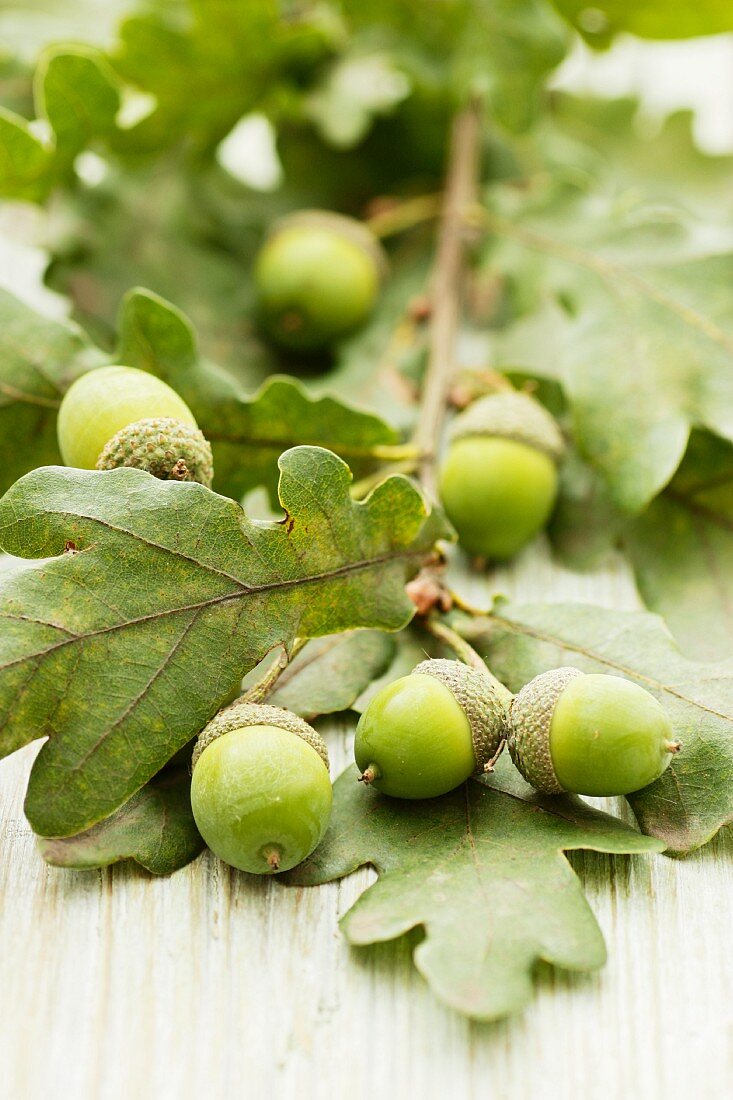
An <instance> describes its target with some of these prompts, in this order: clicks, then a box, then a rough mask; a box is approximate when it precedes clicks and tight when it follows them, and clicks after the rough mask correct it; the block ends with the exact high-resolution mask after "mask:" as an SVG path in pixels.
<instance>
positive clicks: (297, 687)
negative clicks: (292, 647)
mask: <svg viewBox="0 0 733 1100" xmlns="http://www.w3.org/2000/svg"><path fill="white" fill-rule="evenodd" d="M395 650H396V641H395V638H394V636H393V635H392V634H386V633H384V632H383V631H381V630H353V631H347V632H346V633H344V634H329V635H327V636H326V637H325V638H316V639H315V640H314V641H312V642H309V643H308V645H307V646H306V647H305V649H304V650H303V651H302V653H299V654H298V655H297V656H296V657H295V658H294V659H293V660H292V661H291V662H290V664H289V665H288V666H287V668H286V669H285V671H284V672H283V673H282V674H281V675H280V678H279V679H278V681H277V684H276V685H275V690H274V691H273V692H272V693H271V694H270V695H268V697H267V702H268V703H273V704H274V705H275V706H277V707H284V708H285V709H286V710H291V711H293V713H294V714H299V715H300V716H301V718H316V717H318V716H319V715H321V714H335V713H337V712H338V711H340V710H348V709H349V708H350V707H351V706H352V704H353V703H354V702H355V701H356V699H357V698H358V697H359V695H361V693H362V692H363V691H364V690H365V688H367V687H368V685H369V684H371V682H372V681H373V680H374V679H376V677H378V676H380V675H381V674H382V673H383V672H384V670H385V668H386V667H387V666H388V665H389V663H390V661H391V660H392V658H393V657H394V654H395ZM252 675H254V674H252ZM242 686H243V689H245V690H246V689H247V687H248V686H249V679H248V678H245V680H244V683H243V685H242Z"/></svg>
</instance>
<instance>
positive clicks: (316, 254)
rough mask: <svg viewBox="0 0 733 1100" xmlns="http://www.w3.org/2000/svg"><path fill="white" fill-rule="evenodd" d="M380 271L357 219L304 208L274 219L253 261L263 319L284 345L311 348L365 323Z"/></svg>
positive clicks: (374, 245)
mask: <svg viewBox="0 0 733 1100" xmlns="http://www.w3.org/2000/svg"><path fill="white" fill-rule="evenodd" d="M384 269H385V260H384V254H383V252H382V249H381V246H380V245H379V242H378V241H377V239H376V237H375V236H374V235H373V234H372V233H371V232H370V231H369V229H367V227H366V226H365V225H363V224H362V223H361V222H358V221H356V220H355V219H354V218H347V217H344V216H343V215H341V214H333V213H331V212H330V211H323V210H303V211H301V212H300V213H298V214H292V215H290V217H287V218H284V219H283V220H282V221H280V222H278V223H277V224H276V225H275V227H274V228H273V230H272V232H271V234H270V236H269V237H268V238H267V240H266V241H265V243H264V245H263V246H262V248H261V250H260V252H259V255H258V256H257V260H256V263H255V272H254V277H255V284H256V288H257V295H258V299H259V311H260V317H261V319H262V324H263V326H264V328H265V329H266V330H267V332H268V333H269V334H270V336H272V338H273V339H274V340H275V341H276V342H277V343H278V344H281V345H282V346H283V347H285V348H290V349H293V350H296V351H315V350H318V349H319V348H325V347H328V346H329V345H330V344H333V343H335V342H336V341H337V340H340V339H342V338H343V337H344V336H347V335H348V334H349V333H351V332H353V331H355V330H356V329H358V328H359V327H360V326H361V325H363V324H364V322H365V321H366V319H367V318H368V316H369V314H370V313H371V312H372V310H373V308H374V305H375V303H376V300H377V296H378V294H379V288H380V283H381V281H382V276H383V273H384Z"/></svg>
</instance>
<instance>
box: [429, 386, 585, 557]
mask: <svg viewBox="0 0 733 1100" xmlns="http://www.w3.org/2000/svg"><path fill="white" fill-rule="evenodd" d="M564 449H565V444H564V442H563V437H562V434H561V432H560V429H559V427H558V425H557V423H556V421H555V420H554V419H553V417H552V416H550V414H549V413H548V412H547V410H546V409H545V408H543V406H542V405H540V403H539V402H538V401H535V399H534V398H533V397H530V396H529V394H526V393H518V392H511V393H495V394H490V395H489V396H487V397H483V398H481V399H480V400H479V401H476V402H475V404H473V405H471V406H470V407H469V408H468V409H467V410H466V411H465V412H464V413H462V414H461V415H460V416H458V417H456V420H455V421H454V423H453V427H452V430H451V434H450V445H449V448H448V452H447V454H446V457H445V460H444V462H443V464H442V466H441V470H440V496H441V500H442V502H443V506H444V508H445V510H446V512H447V514H448V519H449V520H450V521H451V523H452V524H453V526H454V527H455V529H456V531H457V532H458V541H459V542H460V544H461V546H463V548H464V549H465V550H467V551H468V552H469V553H471V554H479V555H481V556H482V557H486V558H491V559H495V560H499V561H501V560H505V559H506V558H511V557H513V556H514V555H515V554H516V553H517V552H518V551H519V550H520V549H521V548H522V547H523V546H524V545H525V543H527V542H529V540H530V539H532V538H534V536H535V535H536V534H537V532H538V531H540V530H541V528H542V527H544V526H545V524H546V523H547V520H548V519H549V516H550V513H551V512H552V509H553V507H554V505H555V499H556V497H557V489H558V466H559V463H560V461H561V459H562V456H563V453H564Z"/></svg>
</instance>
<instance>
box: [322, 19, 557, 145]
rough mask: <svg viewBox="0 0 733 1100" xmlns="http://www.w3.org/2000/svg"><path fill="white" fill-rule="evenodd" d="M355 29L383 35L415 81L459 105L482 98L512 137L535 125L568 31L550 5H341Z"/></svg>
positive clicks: (496, 119) (493, 117)
mask: <svg viewBox="0 0 733 1100" xmlns="http://www.w3.org/2000/svg"><path fill="white" fill-rule="evenodd" d="M341 6H342V7H343V9H344V12H345V14H346V16H347V18H348V20H349V22H350V23H351V25H352V27H354V28H358V29H359V30H361V31H362V32H364V31H365V30H366V31H367V32H371V33H372V34H374V29H375V27H378V28H379V36H380V39H381V40H382V41H384V42H385V43H386V44H387V46H388V47H389V48H390V50H391V52H392V54H393V57H394V59H395V62H396V63H397V64H398V65H399V66H400V67H402V68H403V69H404V70H405V71H406V73H407V74H408V75H410V76H414V77H416V78H419V77H421V76H424V74H425V72H430V73H431V76H432V79H433V80H436V79H437V80H439V81H440V82H441V83H442V84H444V85H445V87H446V88H448V89H449V91H450V93H451V94H452V96H454V97H455V98H456V99H462V98H465V96H466V94H467V93H469V94H470V92H472V91H481V92H483V93H484V94H485V96H486V100H487V103H488V107H489V110H490V112H491V118H492V119H494V120H495V121H498V122H499V123H500V124H502V125H503V126H506V127H508V128H509V129H511V130H521V129H523V128H524V127H525V126H527V125H528V123H529V122H530V121H531V119H532V117H533V114H534V111H535V109H536V105H537V100H538V93H539V90H540V88H541V87H542V84H543V82H544V80H545V79H546V78H547V76H548V74H549V73H550V72H551V70H552V69H553V68H555V66H556V65H559V63H560V62H561V61H562V59H563V56H564V54H565V50H566V47H567V44H568V36H567V34H566V33H565V28H564V27H563V24H562V22H561V20H560V19H558V18H557V15H556V13H555V12H554V11H553V9H552V8H551V7H550V5H549V4H547V3H545V0H435V2H433V3H431V4H429V5H422V4H415V3H414V0H361V2H360V3H359V4H348V3H344V2H342V5H341Z"/></svg>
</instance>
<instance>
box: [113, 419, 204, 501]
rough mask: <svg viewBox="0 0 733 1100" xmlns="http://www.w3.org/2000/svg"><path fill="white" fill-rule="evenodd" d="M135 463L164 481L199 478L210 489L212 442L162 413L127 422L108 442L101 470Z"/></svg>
mask: <svg viewBox="0 0 733 1100" xmlns="http://www.w3.org/2000/svg"><path fill="white" fill-rule="evenodd" d="M120 466H133V467H135V469H138V470H147V472H148V473H149V474H152V475H153V477H157V478H160V479H161V481H198V482H200V483H201V484H202V485H206V486H207V488H211V483H212V481H213V479H214V464H213V459H212V455H211V444H210V443H209V442H208V440H207V439H206V438H205V437H204V435H203V433H202V432H200V431H199V429H198V428H195V427H194V426H193V425H192V424H186V422H185V421H183V420H177V419H175V418H173V417H168V416H161V417H153V418H150V419H146V420H138V421H136V422H135V423H134V424H128V425H127V427H125V428H122V429H121V430H120V431H119V432H117V434H116V435H113V436H112V438H111V439H110V440H109V441H108V442H107V444H106V445H105V447H104V450H103V451H102V453H101V454H100V456H99V458H98V459H97V469H98V470H116V469H117V468H118V467H120Z"/></svg>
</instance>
